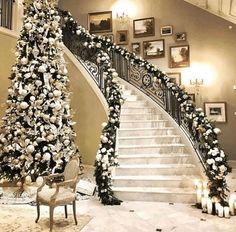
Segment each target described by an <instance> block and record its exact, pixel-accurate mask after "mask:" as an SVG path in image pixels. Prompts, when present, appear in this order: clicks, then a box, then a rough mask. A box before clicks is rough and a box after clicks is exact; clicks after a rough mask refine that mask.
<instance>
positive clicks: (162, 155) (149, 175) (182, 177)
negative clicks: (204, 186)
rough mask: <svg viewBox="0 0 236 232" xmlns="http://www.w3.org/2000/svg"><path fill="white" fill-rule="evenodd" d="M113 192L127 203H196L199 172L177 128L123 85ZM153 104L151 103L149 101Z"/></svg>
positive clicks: (137, 93)
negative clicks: (135, 201) (117, 162)
mask: <svg viewBox="0 0 236 232" xmlns="http://www.w3.org/2000/svg"><path fill="white" fill-rule="evenodd" d="M124 97H125V98H126V101H125V103H124V104H123V106H122V109H121V123H120V129H119V130H118V136H117V149H118V157H119V163H120V165H119V166H118V167H117V168H116V169H115V171H114V174H113V187H112V189H113V191H114V194H115V196H116V197H118V198H119V199H121V200H123V201H125V200H127V201H131V200H137V201H163V202H183V203H194V202H195V199H196V193H195V192H196V191H195V186H194V180H195V179H200V178H201V176H200V171H199V169H198V167H197V165H196V162H195V161H194V159H193V156H192V155H191V154H190V153H188V151H187V148H186V145H185V144H184V143H183V142H182V138H181V136H180V135H178V134H177V130H178V129H177V130H176V128H174V127H173V126H170V124H171V123H170V122H169V121H168V119H166V118H165V117H164V115H163V114H162V113H161V111H160V110H158V107H157V106H155V105H153V103H152V102H149V100H147V99H145V98H144V97H143V96H142V94H141V93H140V92H139V90H135V89H133V90H131V89H127V85H125V86H124ZM150 101H151V100H150Z"/></svg>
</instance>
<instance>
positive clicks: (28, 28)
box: [25, 23, 32, 31]
mask: <svg viewBox="0 0 236 232" xmlns="http://www.w3.org/2000/svg"><path fill="white" fill-rule="evenodd" d="M31 28H32V24H31V23H26V24H25V29H26V30H28V31H29V30H30V29H31Z"/></svg>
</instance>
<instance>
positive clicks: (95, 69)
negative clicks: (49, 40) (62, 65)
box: [62, 27, 105, 94]
mask: <svg viewBox="0 0 236 232" xmlns="http://www.w3.org/2000/svg"><path fill="white" fill-rule="evenodd" d="M62 29H63V42H64V44H65V46H66V47H67V48H68V49H69V50H70V51H71V53H73V55H74V56H75V57H76V59H77V60H78V61H79V62H80V63H81V64H82V65H83V67H84V68H85V69H86V70H87V71H88V73H89V74H90V76H91V77H92V78H93V80H94V81H95V83H96V84H97V85H98V87H99V88H100V90H101V91H102V93H103V94H104V93H105V88H104V79H103V67H102V65H100V64H98V63H97V56H96V54H97V53H98V50H97V49H94V48H88V47H86V46H85V45H84V43H85V41H81V40H78V39H77V35H76V34H74V33H72V31H71V30H70V29H69V28H68V27H63V28H62Z"/></svg>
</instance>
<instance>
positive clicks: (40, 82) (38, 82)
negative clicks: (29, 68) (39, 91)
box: [35, 80, 43, 86]
mask: <svg viewBox="0 0 236 232" xmlns="http://www.w3.org/2000/svg"><path fill="white" fill-rule="evenodd" d="M35 84H36V85H37V86H41V85H42V84H43V83H42V81H40V80H36V81H35Z"/></svg>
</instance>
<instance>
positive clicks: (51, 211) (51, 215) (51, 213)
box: [49, 206, 54, 232]
mask: <svg viewBox="0 0 236 232" xmlns="http://www.w3.org/2000/svg"><path fill="white" fill-rule="evenodd" d="M53 211H54V207H52V206H50V217H49V218H50V232H51V231H52V226H53Z"/></svg>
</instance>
